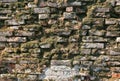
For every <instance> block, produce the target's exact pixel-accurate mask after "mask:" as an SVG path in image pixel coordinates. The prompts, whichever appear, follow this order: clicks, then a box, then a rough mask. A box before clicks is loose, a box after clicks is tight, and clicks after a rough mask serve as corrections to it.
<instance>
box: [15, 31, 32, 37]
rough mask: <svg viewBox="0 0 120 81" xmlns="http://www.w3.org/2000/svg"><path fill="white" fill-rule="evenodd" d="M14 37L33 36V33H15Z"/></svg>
mask: <svg viewBox="0 0 120 81" xmlns="http://www.w3.org/2000/svg"><path fill="white" fill-rule="evenodd" d="M15 36H34V32H29V31H15Z"/></svg>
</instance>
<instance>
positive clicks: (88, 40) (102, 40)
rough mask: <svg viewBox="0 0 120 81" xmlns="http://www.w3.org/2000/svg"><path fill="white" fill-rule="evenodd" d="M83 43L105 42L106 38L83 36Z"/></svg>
mask: <svg viewBox="0 0 120 81" xmlns="http://www.w3.org/2000/svg"><path fill="white" fill-rule="evenodd" d="M82 41H83V42H107V38H103V37H97V36H84V37H83V38H82Z"/></svg>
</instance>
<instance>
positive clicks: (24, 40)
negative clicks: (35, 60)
mask: <svg viewBox="0 0 120 81" xmlns="http://www.w3.org/2000/svg"><path fill="white" fill-rule="evenodd" d="M26 41H27V39H26V37H11V38H9V39H8V40H7V42H18V43H19V42H26Z"/></svg>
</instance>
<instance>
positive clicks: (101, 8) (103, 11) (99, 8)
mask: <svg viewBox="0 0 120 81" xmlns="http://www.w3.org/2000/svg"><path fill="white" fill-rule="evenodd" d="M95 12H101V13H107V12H110V8H103V7H98V8H96V9H95Z"/></svg>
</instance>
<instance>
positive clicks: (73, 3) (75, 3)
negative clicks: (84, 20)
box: [71, 1, 82, 6]
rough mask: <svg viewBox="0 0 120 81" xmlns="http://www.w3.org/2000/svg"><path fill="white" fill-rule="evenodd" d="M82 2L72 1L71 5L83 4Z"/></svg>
mask: <svg viewBox="0 0 120 81" xmlns="http://www.w3.org/2000/svg"><path fill="white" fill-rule="evenodd" d="M81 5H82V3H81V2H78V1H74V2H72V3H71V6H81Z"/></svg>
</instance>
